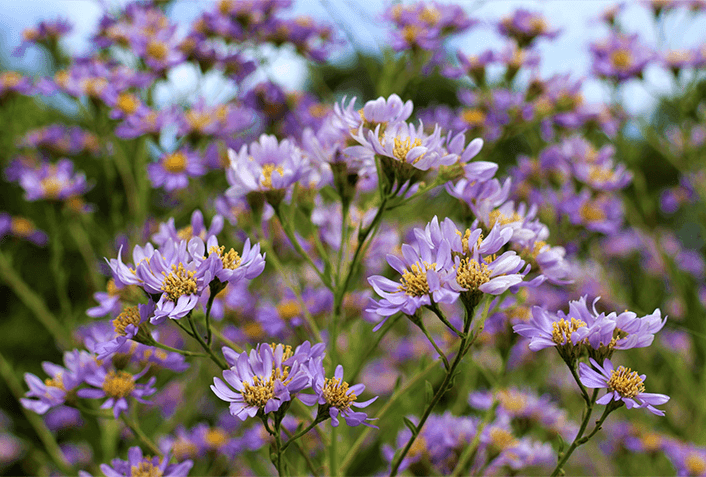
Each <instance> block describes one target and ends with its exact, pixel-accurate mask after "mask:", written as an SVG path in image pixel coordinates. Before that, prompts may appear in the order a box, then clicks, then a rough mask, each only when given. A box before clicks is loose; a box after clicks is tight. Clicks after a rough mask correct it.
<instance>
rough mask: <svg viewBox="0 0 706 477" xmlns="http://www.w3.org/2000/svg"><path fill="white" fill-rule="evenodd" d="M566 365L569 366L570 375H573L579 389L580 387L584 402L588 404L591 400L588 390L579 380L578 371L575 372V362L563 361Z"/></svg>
mask: <svg viewBox="0 0 706 477" xmlns="http://www.w3.org/2000/svg"><path fill="white" fill-rule="evenodd" d="M564 362H565V363H566V365H567V366H568V367H569V370H571V375H572V376H573V377H574V381H576V384H578V386H579V389H581V396H583V400H584V402H585V403H586V404H587V405H588V404H590V402H591V400H590V398H589V397H588V392H587V391H586V388H585V387H584V385H583V383H582V382H581V379H580V378H579V375H578V373H577V372H576V366H575V364H572V363H568V362H566V361H564Z"/></svg>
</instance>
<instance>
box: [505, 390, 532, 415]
mask: <svg viewBox="0 0 706 477" xmlns="http://www.w3.org/2000/svg"><path fill="white" fill-rule="evenodd" d="M498 401H500V405H501V406H502V407H503V408H504V409H505V410H507V411H511V412H518V411H522V410H523V409H524V408H525V407H526V406H527V402H526V401H525V398H524V396H523V395H522V394H520V393H518V392H517V391H506V390H504V391H500V393H498Z"/></svg>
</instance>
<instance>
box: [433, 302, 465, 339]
mask: <svg viewBox="0 0 706 477" xmlns="http://www.w3.org/2000/svg"><path fill="white" fill-rule="evenodd" d="M427 308H429V309H430V310H431V311H433V312H434V314H435V315H436V316H437V317H438V318H439V319H440V320H441V322H442V323H443V324H445V325H446V326H447V327H448V328H449V329H450V330H451V331H453V332H454V333H456V336H458V337H459V338H463V333H462V332H461V331H459V330H458V329H456V327H455V326H454V325H452V324H451V323H450V322H449V320H447V319H446V317H445V316H444V314H443V313H442V312H441V310H440V309H439V306H438V305H437V304H436V303H433V304H432V305H431V306H427Z"/></svg>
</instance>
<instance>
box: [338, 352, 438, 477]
mask: <svg viewBox="0 0 706 477" xmlns="http://www.w3.org/2000/svg"><path fill="white" fill-rule="evenodd" d="M437 367H438V361H434V362H432V363H430V364H429V365H427V367H426V368H424V369H423V370H421V371H420V372H419V373H417V375H416V376H414V377H413V378H412V379H410V380H409V381H408V382H407V383H405V385H404V386H403V387H401V388H400V389H398V390H397V391H396V392H395V393H394V394H393V395H392V397H390V399H389V400H388V401H387V403H386V404H385V405H384V406H383V407H382V409H380V411H379V412H378V413H377V414H376V416H375V417H376V418H377V419H382V418H383V417H384V416H385V415H386V414H387V412H388V411H389V410H390V409H392V407H393V406H394V405H395V404H396V403H397V401H398V400H399V399H400V398H401V397H402V396H404V395H405V393H407V391H409V390H410V389H412V388H413V387H414V386H416V385H417V384H419V383H420V382H421V381H422V380H423V379H424V378H426V376H427V374H429V373H430V372H431V371H432V370H434V369H437ZM371 429H372V428H370V427H366V428H365V429H363V432H361V433H360V435H359V436H358V439H356V441H355V443H354V444H353V445H352V446H351V448H350V449H349V450H348V453H347V454H346V456H345V457H344V458H343V462H342V463H341V467H340V468H339V472H338V475H345V474H346V472H347V470H348V467H350V465H351V464H352V463H353V459H355V457H356V456H357V454H358V450H359V449H360V447H361V446H362V445H363V442H365V439H366V437H367V436H368V433H369V432H371ZM331 472H332V473H333V470H331Z"/></svg>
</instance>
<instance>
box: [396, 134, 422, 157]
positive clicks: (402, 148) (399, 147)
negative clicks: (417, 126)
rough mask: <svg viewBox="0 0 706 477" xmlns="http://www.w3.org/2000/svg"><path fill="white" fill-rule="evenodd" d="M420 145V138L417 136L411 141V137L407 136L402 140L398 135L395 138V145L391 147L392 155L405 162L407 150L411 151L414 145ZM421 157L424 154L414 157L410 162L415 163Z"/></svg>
mask: <svg viewBox="0 0 706 477" xmlns="http://www.w3.org/2000/svg"><path fill="white" fill-rule="evenodd" d="M421 145H422V140H421V139H419V138H416V139H415V140H414V142H412V141H411V138H407V139H405V140H404V141H402V140H401V139H400V138H399V137H396V138H395V146H394V147H393V148H392V155H393V156H395V157H396V158H397V159H399V160H400V161H402V162H405V163H406V162H407V154H409V151H411V150H412V149H413V148H415V147H419V146H421ZM422 157H424V154H422V155H421V156H419V157H418V158H416V159H415V160H414V161H412V164H416V163H417V161H419V160H420V159H421V158H422Z"/></svg>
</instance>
